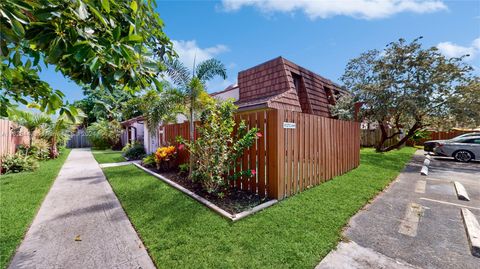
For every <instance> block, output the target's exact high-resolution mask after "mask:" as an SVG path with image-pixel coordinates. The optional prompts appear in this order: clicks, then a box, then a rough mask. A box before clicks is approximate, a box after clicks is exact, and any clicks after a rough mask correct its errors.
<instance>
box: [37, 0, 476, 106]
mask: <svg viewBox="0 0 480 269" xmlns="http://www.w3.org/2000/svg"><path fill="white" fill-rule="evenodd" d="M157 2H158V8H157V11H158V12H159V13H160V16H161V18H162V19H163V20H164V22H165V25H166V26H165V31H166V33H167V35H168V36H169V37H170V38H171V39H172V40H173V41H174V44H175V48H176V50H177V52H178V53H179V54H180V59H181V60H182V61H184V62H185V63H186V64H187V65H191V64H192V61H193V55H197V59H200V60H203V59H207V58H210V57H216V58H218V59H220V60H221V61H222V62H223V63H225V65H226V66H227V68H228V75H229V76H228V78H227V80H226V81H222V80H219V79H217V80H215V81H212V82H211V83H209V85H208V90H209V92H213V91H219V90H222V89H223V88H225V86H227V85H228V84H231V83H234V82H236V79H237V73H238V72H239V71H241V70H244V69H247V68H249V67H252V66H255V65H257V64H260V63H262V62H264V61H267V60H269V59H271V58H274V57H277V56H283V57H285V58H287V59H289V60H291V61H293V62H295V63H297V64H299V65H301V66H303V67H306V68H308V69H310V70H312V71H314V72H316V73H318V74H320V75H322V76H324V77H327V78H329V79H331V80H333V81H335V82H338V81H339V78H340V76H341V75H342V74H343V71H344V68H345V65H346V64H347V62H348V60H349V59H351V58H353V57H356V56H358V55H359V54H360V53H361V52H364V51H366V50H369V49H382V48H383V47H384V46H385V45H386V44H387V43H389V42H391V41H394V40H397V39H398V38H401V37H404V38H407V39H408V40H411V39H413V38H416V37H418V36H423V37H424V38H423V41H422V42H423V43H424V45H426V46H437V47H439V48H440V50H441V51H442V52H443V53H444V54H445V55H447V56H458V55H461V54H464V53H469V54H471V55H472V56H471V57H469V63H470V64H472V65H474V66H480V1H439V0H426V1H417V0H376V1H372V0H344V1H303V0H298V1H288V0H287V1H284V0H258V1H251V0H224V1H157ZM374 2H375V3H374ZM477 72H478V67H477ZM41 76H42V78H43V79H45V80H46V81H48V82H49V83H50V84H51V85H52V86H53V88H55V89H61V90H62V91H63V92H65V94H66V95H67V99H68V100H70V101H72V100H78V99H81V98H82V93H81V89H80V88H79V87H78V86H77V85H75V83H73V82H69V81H68V79H65V78H63V77H62V75H61V74H58V73H55V72H54V70H53V68H49V69H47V70H45V71H44V72H43V73H42V74H41Z"/></svg>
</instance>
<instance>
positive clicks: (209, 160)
mask: <svg viewBox="0 0 480 269" xmlns="http://www.w3.org/2000/svg"><path fill="white" fill-rule="evenodd" d="M235 110H236V107H235V105H234V104H233V102H232V101H225V102H221V103H218V102H217V103H214V104H210V105H208V106H207V108H206V109H205V110H204V112H203V113H202V115H201V117H200V119H201V124H200V126H199V128H198V134H199V137H198V138H197V140H195V141H194V142H188V141H183V140H182V139H180V142H183V143H185V145H186V146H187V148H188V151H189V152H190V158H194V167H193V171H192V174H191V177H192V180H194V181H199V182H200V183H201V184H202V186H203V187H204V188H205V190H206V191H207V192H209V193H214V194H218V193H219V192H221V191H222V188H224V187H226V184H225V183H226V182H225V179H226V178H228V179H234V180H236V179H238V178H239V177H251V176H252V175H254V174H255V171H254V170H245V171H236V172H235V173H234V174H233V175H232V176H229V172H230V171H231V170H233V168H234V167H235V163H236V160H237V159H238V158H239V157H241V156H242V154H243V151H244V150H245V149H247V148H248V147H250V146H252V145H253V143H254V142H255V139H256V138H257V136H260V135H261V134H259V133H257V132H258V129H257V128H251V129H250V130H248V128H247V126H246V125H245V122H244V121H241V122H240V124H239V125H238V130H237V132H236V135H235V136H233V135H232V133H233V131H234V128H235V125H236V123H235V121H234V118H233V113H234V112H235Z"/></svg>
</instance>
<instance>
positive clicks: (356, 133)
mask: <svg viewBox="0 0 480 269" xmlns="http://www.w3.org/2000/svg"><path fill="white" fill-rule="evenodd" d="M241 120H244V121H245V123H246V124H247V126H248V127H249V128H253V127H257V128H258V129H259V132H260V133H262V137H260V138H259V139H257V140H256V143H255V144H254V145H253V146H252V147H250V148H249V149H247V150H246V151H245V152H244V154H243V156H242V158H240V160H238V161H237V163H236V167H235V169H234V171H232V172H231V173H233V172H235V171H241V170H247V169H249V170H255V171H256V174H255V176H254V177H250V178H240V179H238V180H236V181H231V182H230V184H231V186H235V187H236V188H238V189H241V190H249V191H252V192H255V193H258V195H259V196H261V197H265V196H268V197H270V198H275V199H283V198H285V197H289V196H292V195H294V194H296V193H298V192H301V191H303V190H305V189H307V188H309V187H312V186H315V185H319V184H321V183H323V182H325V181H327V180H329V179H331V178H333V177H335V176H338V175H341V174H343V173H345V172H347V171H349V170H351V169H353V168H355V167H357V166H358V165H359V163H360V125H359V123H357V122H349V121H341V120H335V119H330V118H325V117H320V116H316V115H310V114H303V113H298V112H293V111H284V110H266V111H258V112H249V113H241V114H237V115H235V121H236V122H240V121H241ZM158 133H159V141H160V142H161V143H162V142H163V143H164V144H174V143H175V139H176V137H177V136H182V137H184V138H185V139H187V138H188V133H189V125H188V122H186V123H181V124H170V125H165V126H161V127H160V132H158ZM179 158H180V159H181V162H184V161H186V159H187V158H188V156H186V153H185V152H183V153H181V155H180V156H179Z"/></svg>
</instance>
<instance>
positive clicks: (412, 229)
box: [398, 203, 424, 237]
mask: <svg viewBox="0 0 480 269" xmlns="http://www.w3.org/2000/svg"><path fill="white" fill-rule="evenodd" d="M423 211H424V210H423V207H422V206H421V205H419V204H416V203H410V204H408V207H407V211H406V212H405V218H404V219H403V220H402V222H401V223H400V227H399V229H398V232H399V233H401V234H404V235H408V236H411V237H414V236H417V228H418V223H419V222H420V217H421V216H422V215H423Z"/></svg>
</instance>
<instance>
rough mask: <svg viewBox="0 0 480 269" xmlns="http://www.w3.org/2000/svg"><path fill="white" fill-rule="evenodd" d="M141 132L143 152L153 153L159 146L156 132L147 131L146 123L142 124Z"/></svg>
mask: <svg viewBox="0 0 480 269" xmlns="http://www.w3.org/2000/svg"><path fill="white" fill-rule="evenodd" d="M143 134H144V135H143V145H144V147H145V152H146V153H147V154H151V153H154V152H155V151H156V150H157V148H158V146H159V144H158V134H157V133H151V132H149V131H148V128H147V125H146V124H144V125H143Z"/></svg>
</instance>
